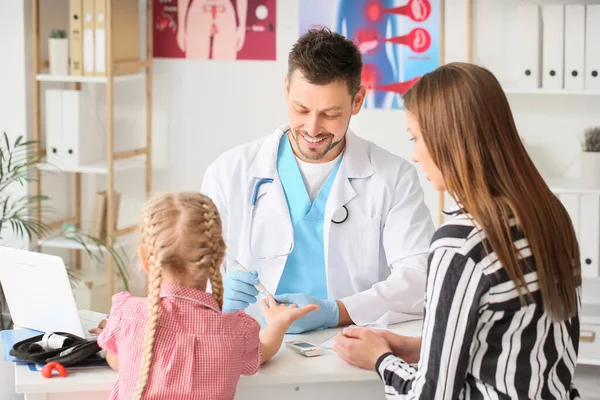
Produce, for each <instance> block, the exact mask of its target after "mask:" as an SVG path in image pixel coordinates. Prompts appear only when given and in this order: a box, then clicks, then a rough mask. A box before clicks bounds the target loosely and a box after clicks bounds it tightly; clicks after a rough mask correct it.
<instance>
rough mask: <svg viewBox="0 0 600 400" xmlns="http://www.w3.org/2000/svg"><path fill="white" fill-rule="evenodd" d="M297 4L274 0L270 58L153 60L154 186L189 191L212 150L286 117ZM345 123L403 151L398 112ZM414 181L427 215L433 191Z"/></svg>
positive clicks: (451, 2) (433, 206) (452, 55)
mask: <svg viewBox="0 0 600 400" xmlns="http://www.w3.org/2000/svg"><path fill="white" fill-rule="evenodd" d="M464 4H465V1H464V0H447V7H446V9H447V10H448V15H447V25H448V27H449V35H448V37H447V39H448V40H447V44H448V46H447V49H446V50H447V59H449V60H451V59H465V54H466V50H465V49H466V39H465V36H464V35H465V34H466V30H465V28H464V24H462V23H461V21H464V13H465V11H464V10H465V8H464ZM298 9H299V0H284V1H281V0H280V1H278V2H277V31H278V32H277V61H276V62H259V61H237V62H221V61H193V60H190V61H187V60H186V61H182V60H167V59H156V60H155V61H154V66H155V77H154V125H153V129H154V137H155V138H157V139H158V140H157V143H164V144H165V145H166V149H165V150H166V155H167V165H166V166H168V168H166V169H162V168H161V170H158V171H156V172H157V173H156V175H155V176H156V179H155V181H154V182H155V187H156V188H157V189H191V190H194V189H195V190H197V189H198V188H200V184H201V180H202V176H203V173H204V171H205V169H206V167H207V166H208V165H209V164H210V163H211V162H212V161H214V159H215V158H217V157H218V155H219V154H220V153H222V152H223V151H225V150H227V149H229V148H231V147H234V146H237V145H240V144H242V143H245V142H247V141H250V140H253V139H255V138H259V137H261V136H265V135H268V134H270V133H271V132H273V130H274V129H275V128H276V127H277V126H279V125H280V124H283V123H286V121H287V113H286V106H285V100H284V88H283V79H284V75H285V73H286V71H287V54H288V52H289V50H290V48H291V46H292V44H293V43H294V42H295V40H296V39H297V38H298V31H299V22H298V18H299V11H298ZM461 13H462V14H463V15H461ZM461 17H462V18H461ZM455 28H456V29H455ZM461 36H462V37H461ZM350 126H351V128H353V129H354V130H355V131H356V132H357V133H358V134H359V135H361V136H362V137H364V138H366V139H368V140H372V141H374V142H376V143H377V144H379V145H381V146H383V147H385V148H387V149H389V150H390V151H393V152H394V153H397V154H399V155H401V156H403V157H406V158H409V157H410V149H411V146H410V142H409V141H408V136H407V134H406V120H405V116H404V112H402V111H395V112H390V111H382V110H362V111H361V112H360V113H359V114H358V115H357V116H356V117H354V118H353V119H352V121H351V123H350ZM166 136H168V140H165V139H164V137H166ZM422 183H423V187H424V189H425V191H426V202H427V205H428V206H429V207H430V210H431V211H432V213H433V214H434V215H435V214H437V212H438V208H437V201H438V194H437V193H436V192H435V191H434V190H433V189H432V188H431V186H430V184H429V183H428V182H426V181H425V180H422Z"/></svg>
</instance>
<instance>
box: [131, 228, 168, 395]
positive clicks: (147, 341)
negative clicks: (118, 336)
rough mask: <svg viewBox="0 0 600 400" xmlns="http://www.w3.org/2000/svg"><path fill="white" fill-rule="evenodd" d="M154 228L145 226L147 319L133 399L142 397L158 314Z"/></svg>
mask: <svg viewBox="0 0 600 400" xmlns="http://www.w3.org/2000/svg"><path fill="white" fill-rule="evenodd" d="M156 234H157V232H156V228H155V227H154V226H152V225H150V226H148V225H147V226H146V235H145V236H146V237H147V240H146V249H147V251H148V264H149V266H150V271H149V277H148V280H149V285H148V303H147V304H148V320H147V322H146V334H145V335H144V343H143V345H142V358H141V362H140V374H139V376H138V382H137V388H136V392H135V397H134V399H135V400H139V399H141V398H142V394H143V393H144V389H145V388H146V384H147V383H148V376H149V374H150V368H151V366H152V356H153V349H154V339H155V336H156V327H157V325H158V318H159V315H160V287H161V281H162V269H163V267H162V260H161V258H160V257H159V256H157V254H156V248H155V242H156Z"/></svg>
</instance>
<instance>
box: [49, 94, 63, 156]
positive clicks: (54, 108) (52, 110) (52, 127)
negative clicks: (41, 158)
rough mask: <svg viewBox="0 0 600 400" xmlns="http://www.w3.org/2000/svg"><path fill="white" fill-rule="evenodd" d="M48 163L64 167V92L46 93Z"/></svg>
mask: <svg viewBox="0 0 600 400" xmlns="http://www.w3.org/2000/svg"><path fill="white" fill-rule="evenodd" d="M44 95H45V100H46V104H45V115H44V116H45V118H46V121H45V127H46V161H47V162H48V163H49V164H51V165H52V166H55V167H57V168H61V167H63V165H64V153H63V145H62V131H63V126H62V90H61V89H47V90H46V91H45V94H44Z"/></svg>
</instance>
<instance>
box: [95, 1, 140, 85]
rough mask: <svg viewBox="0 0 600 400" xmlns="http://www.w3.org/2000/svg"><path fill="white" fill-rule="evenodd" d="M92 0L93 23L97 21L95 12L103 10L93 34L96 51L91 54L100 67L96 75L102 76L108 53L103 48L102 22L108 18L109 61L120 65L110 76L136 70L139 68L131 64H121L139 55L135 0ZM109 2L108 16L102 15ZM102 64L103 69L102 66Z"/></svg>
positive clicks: (137, 3) (137, 18)
mask: <svg viewBox="0 0 600 400" xmlns="http://www.w3.org/2000/svg"><path fill="white" fill-rule="evenodd" d="M95 1H96V11H97V12H96V23H98V22H97V21H98V15H99V14H100V13H101V12H102V10H103V11H104V15H103V16H102V17H101V18H100V19H101V20H103V21H102V22H103V23H104V25H103V26H102V25H100V26H98V27H97V30H96V35H100V37H99V38H98V37H96V39H95V40H96V50H95V55H96V57H97V58H98V59H97V61H96V66H97V67H98V66H99V65H100V70H97V71H96V75H99V76H103V75H106V68H107V66H106V60H107V59H108V54H107V51H106V45H107V43H106V26H107V25H106V24H107V21H108V18H109V17H110V20H111V27H112V32H111V33H112V35H111V38H112V43H111V45H112V60H113V62H114V63H116V64H120V65H119V66H118V67H117V70H116V71H114V75H124V74H131V73H138V72H139V67H137V66H135V65H126V64H123V63H127V62H132V61H139V60H140V59H141V57H140V25H139V20H140V16H139V12H140V10H139V0H95ZM109 1H110V6H111V15H110V16H108V15H106V14H107V12H108V7H107V2H109ZM102 66H104V68H102Z"/></svg>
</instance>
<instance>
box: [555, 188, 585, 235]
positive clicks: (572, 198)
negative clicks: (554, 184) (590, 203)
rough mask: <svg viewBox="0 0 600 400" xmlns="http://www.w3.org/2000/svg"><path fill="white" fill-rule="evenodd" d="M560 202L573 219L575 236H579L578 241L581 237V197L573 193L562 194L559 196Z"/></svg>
mask: <svg viewBox="0 0 600 400" xmlns="http://www.w3.org/2000/svg"><path fill="white" fill-rule="evenodd" d="M558 198H559V200H560V201H561V203H562V204H563V206H564V207H565V209H566V210H567V213H568V214H569V217H571V222H572V223H573V229H574V230H575V235H576V236H577V240H579V237H580V220H579V195H578V194H573V193H561V194H560V195H559V196H558Z"/></svg>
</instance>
